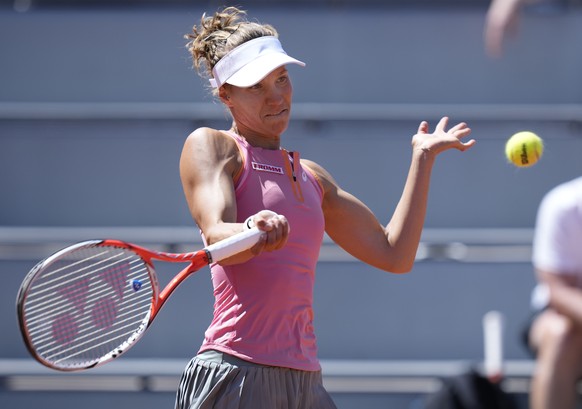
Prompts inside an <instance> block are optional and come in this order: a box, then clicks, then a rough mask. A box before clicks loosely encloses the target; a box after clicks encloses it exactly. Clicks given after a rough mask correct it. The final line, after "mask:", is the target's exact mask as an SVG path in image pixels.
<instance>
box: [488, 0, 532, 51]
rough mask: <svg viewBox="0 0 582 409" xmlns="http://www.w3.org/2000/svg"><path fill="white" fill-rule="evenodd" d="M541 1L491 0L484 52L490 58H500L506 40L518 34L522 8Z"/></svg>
mask: <svg viewBox="0 0 582 409" xmlns="http://www.w3.org/2000/svg"><path fill="white" fill-rule="evenodd" d="M541 1H543V0H491V3H490V4H489V8H488V10H487V16H486V18H485V27H484V33H483V37H484V41H485V51H486V52H487V54H488V55H489V56H490V57H493V58H498V57H501V56H502V55H503V45H504V43H505V41H507V38H508V37H512V36H515V35H516V34H517V33H518V31H519V24H520V20H521V14H522V10H523V8H524V7H525V6H526V5H528V4H534V3H540V2H541Z"/></svg>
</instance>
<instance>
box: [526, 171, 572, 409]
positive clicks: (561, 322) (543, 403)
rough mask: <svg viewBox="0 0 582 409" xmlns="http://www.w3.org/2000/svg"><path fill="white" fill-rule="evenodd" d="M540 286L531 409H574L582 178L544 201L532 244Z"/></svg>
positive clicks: (530, 337)
mask: <svg viewBox="0 0 582 409" xmlns="http://www.w3.org/2000/svg"><path fill="white" fill-rule="evenodd" d="M533 265H534V268H535V271H536V276H537V280H538V285H537V286H536V287H535V289H534V291H533V294H532V308H533V310H534V312H533V315H532V320H531V322H530V323H529V325H528V327H527V328H526V332H525V336H526V339H525V340H526V343H527V346H528V347H529V348H530V349H531V351H532V352H533V353H534V355H535V357H536V367H535V371H534V374H533V378H532V385H531V391H530V405H531V408H532V409H573V408H574V407H576V402H577V395H578V392H577V389H576V384H577V382H578V381H579V380H580V378H581V377H582V177H579V178H577V179H574V180H571V181H568V182H565V183H562V184H560V185H558V186H556V187H555V188H553V189H551V190H550V191H549V192H548V193H547V194H546V195H545V196H544V198H543V199H542V201H541V203H540V206H539V209H538V214H537V219H536V228H535V234H534V242H533Z"/></svg>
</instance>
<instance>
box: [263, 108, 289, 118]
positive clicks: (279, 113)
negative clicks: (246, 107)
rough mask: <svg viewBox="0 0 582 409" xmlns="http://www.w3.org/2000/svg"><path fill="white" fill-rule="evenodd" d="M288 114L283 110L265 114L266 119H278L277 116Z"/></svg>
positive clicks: (286, 110)
mask: <svg viewBox="0 0 582 409" xmlns="http://www.w3.org/2000/svg"><path fill="white" fill-rule="evenodd" d="M288 113H289V109H287V108H284V109H282V110H280V111H278V112H275V113H272V114H266V115H265V116H266V117H279V116H283V115H287V114H288Z"/></svg>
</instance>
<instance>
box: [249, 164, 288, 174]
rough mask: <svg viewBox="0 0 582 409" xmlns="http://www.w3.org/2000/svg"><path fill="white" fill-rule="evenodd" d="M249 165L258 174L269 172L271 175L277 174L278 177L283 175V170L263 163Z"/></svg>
mask: <svg viewBox="0 0 582 409" xmlns="http://www.w3.org/2000/svg"><path fill="white" fill-rule="evenodd" d="M251 165H252V167H253V169H254V170H258V171H259V172H271V173H278V174H279V175H282V174H283V168H281V167H279V166H273V165H267V164H264V163H257V162H251Z"/></svg>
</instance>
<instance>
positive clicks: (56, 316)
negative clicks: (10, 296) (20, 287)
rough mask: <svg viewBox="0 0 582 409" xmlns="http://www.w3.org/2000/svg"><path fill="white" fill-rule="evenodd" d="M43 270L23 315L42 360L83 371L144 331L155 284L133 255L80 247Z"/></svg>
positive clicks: (97, 247) (104, 248)
mask: <svg viewBox="0 0 582 409" xmlns="http://www.w3.org/2000/svg"><path fill="white" fill-rule="evenodd" d="M41 270H42V271H39V272H37V276H36V278H35V280H34V281H33V282H32V283H30V286H29V288H28V294H27V297H26V300H25V302H24V306H23V312H24V320H25V322H26V327H27V333H28V337H29V339H30V342H31V343H32V345H33V346H34V349H35V350H36V351H37V354H38V355H39V356H40V357H41V358H42V359H43V360H45V361H47V362H49V363H51V364H53V365H57V366H60V367H63V368H75V367H86V366H88V365H90V364H91V362H93V361H95V362H97V361H98V360H99V359H100V358H102V357H103V356H105V355H107V354H111V353H116V352H115V351H117V350H119V348H120V346H121V345H123V344H124V343H127V342H128V341H129V340H130V339H132V337H136V336H137V335H138V334H139V333H140V332H143V330H145V327H146V326H147V322H148V318H149V314H150V312H151V306H152V299H153V297H154V294H155V293H156V291H157V290H156V289H155V288H154V286H155V285H156V283H155V282H153V283H152V279H151V272H150V268H149V266H148V265H147V264H146V263H145V262H144V261H143V260H142V259H141V257H139V256H138V255H137V254H135V253H133V252H132V251H130V250H127V249H123V248H118V247H105V246H102V247H100V246H95V245H91V246H88V247H81V248H77V249H75V250H72V251H71V252H70V253H68V254H65V255H63V256H61V257H60V258H59V260H55V261H54V263H51V264H49V265H46V266H43V267H41ZM132 334H135V335H132Z"/></svg>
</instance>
